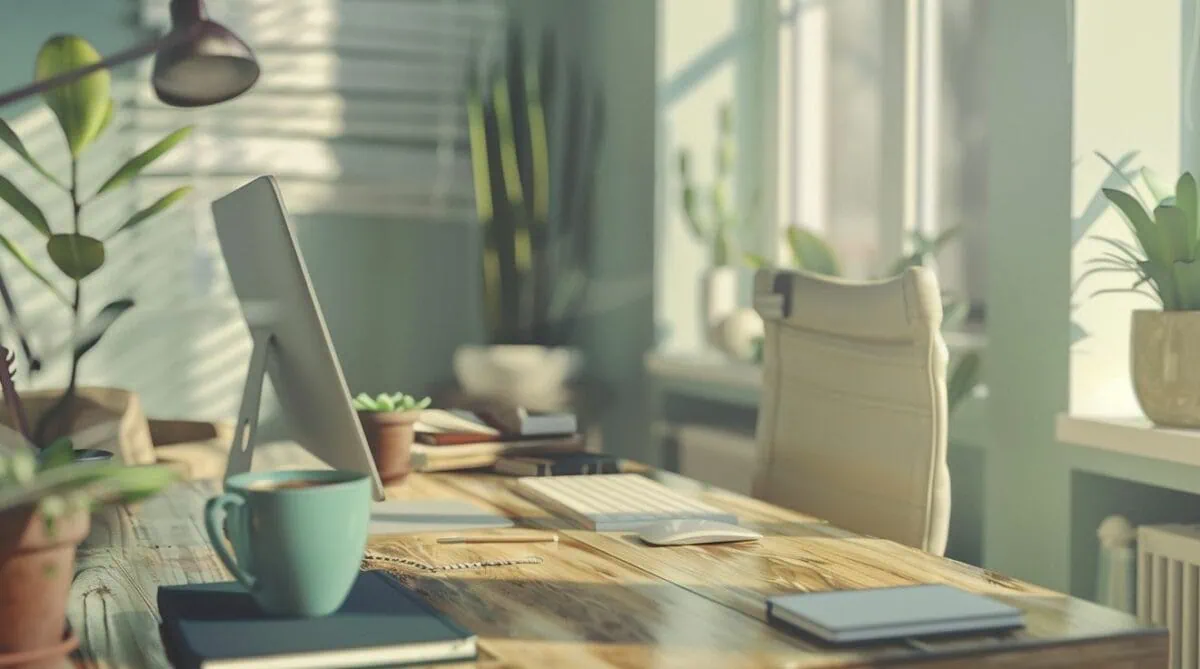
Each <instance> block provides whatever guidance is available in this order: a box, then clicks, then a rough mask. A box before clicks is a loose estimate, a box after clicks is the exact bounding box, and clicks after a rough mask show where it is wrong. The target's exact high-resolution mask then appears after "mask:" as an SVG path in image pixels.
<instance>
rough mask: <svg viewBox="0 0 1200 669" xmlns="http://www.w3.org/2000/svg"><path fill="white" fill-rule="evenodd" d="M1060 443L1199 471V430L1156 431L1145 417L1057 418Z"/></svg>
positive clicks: (1160, 429)
mask: <svg viewBox="0 0 1200 669" xmlns="http://www.w3.org/2000/svg"><path fill="white" fill-rule="evenodd" d="M1055 433H1056V436H1057V438H1058V440H1059V441H1061V442H1063V443H1067V444H1072V445H1075V446H1083V447H1085V448H1094V449H1098V450H1102V451H1111V452H1114V453H1123V454H1125V455H1132V456H1135V457H1139V458H1147V459H1151V460H1160V461H1163V462H1170V463H1174V464H1178V465H1187V466H1189V467H1200V430H1175V429H1169V428H1162V427H1155V426H1154V424H1153V423H1151V422H1150V421H1149V420H1147V419H1146V418H1144V417H1112V416H1071V415H1068V414H1060V415H1059V416H1058V421H1057V425H1056V429H1055Z"/></svg>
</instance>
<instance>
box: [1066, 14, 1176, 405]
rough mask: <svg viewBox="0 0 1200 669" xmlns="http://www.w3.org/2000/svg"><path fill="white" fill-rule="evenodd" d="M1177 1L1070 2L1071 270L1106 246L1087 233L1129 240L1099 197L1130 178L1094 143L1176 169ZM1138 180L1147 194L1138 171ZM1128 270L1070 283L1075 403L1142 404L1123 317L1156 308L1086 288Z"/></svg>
mask: <svg viewBox="0 0 1200 669" xmlns="http://www.w3.org/2000/svg"><path fill="white" fill-rule="evenodd" d="M1182 4H1183V3H1181V2H1179V0H1141V1H1140V2H1137V3H1131V2H1127V1H1125V0H1088V1H1087V2H1079V3H1076V4H1075V23H1074V54H1073V56H1074V66H1075V83H1074V96H1075V107H1074V116H1073V122H1072V138H1073V149H1072V156H1073V157H1074V159H1075V160H1076V161H1077V162H1076V164H1075V167H1074V170H1073V172H1072V215H1073V218H1074V219H1075V220H1074V228H1075V229H1074V231H1073V232H1074V233H1075V236H1080V235H1082V238H1081V239H1079V240H1078V241H1077V242H1076V243H1075V244H1074V247H1073V249H1072V251H1071V264H1072V276H1073V279H1075V280H1077V279H1078V278H1079V277H1080V275H1081V274H1082V273H1083V272H1084V271H1085V270H1086V269H1087V267H1088V265H1087V263H1086V261H1087V260H1088V259H1090V258H1094V257H1097V256H1099V255H1101V254H1102V253H1104V252H1106V251H1107V250H1108V248H1109V247H1106V246H1105V245H1103V244H1102V243H1100V242H1097V241H1095V240H1094V239H1092V238H1091V237H1093V236H1096V235H1101V236H1106V237H1113V238H1117V239H1121V240H1124V241H1127V242H1133V241H1134V240H1133V239H1132V235H1131V234H1130V233H1129V231H1128V229H1127V227H1126V224H1125V223H1124V221H1123V220H1122V218H1121V215H1120V214H1119V213H1118V211H1117V210H1116V208H1115V207H1111V206H1106V205H1107V200H1106V199H1104V198H1103V196H1102V194H1100V193H1099V189H1100V187H1101V186H1108V187H1116V188H1121V189H1124V190H1128V189H1129V186H1128V185H1127V184H1125V183H1124V182H1123V181H1122V180H1121V179H1119V178H1116V177H1115V176H1114V175H1113V174H1112V170H1111V169H1110V168H1109V167H1108V166H1107V165H1106V164H1105V163H1104V162H1103V161H1102V160H1100V159H1099V158H1098V157H1097V156H1096V155H1095V152H1097V151H1099V152H1101V153H1103V154H1105V155H1107V156H1108V157H1110V158H1112V159H1113V160H1117V159H1119V158H1120V157H1121V156H1124V155H1126V154H1128V153H1129V152H1136V154H1137V155H1136V157H1135V158H1133V159H1132V161H1131V163H1130V167H1132V168H1142V167H1145V168H1149V169H1151V170H1153V171H1154V172H1155V173H1157V174H1158V175H1159V177H1160V178H1161V179H1163V180H1164V181H1166V182H1167V183H1169V184H1172V185H1173V184H1174V181H1175V178H1176V177H1177V176H1178V174H1179V170H1180V164H1181V148H1182V142H1183V136H1182V134H1181V123H1180V106H1181V96H1180V86H1179V82H1180V81H1181V79H1182V73H1183V65H1182V64H1183V57H1184V49H1183V44H1182V34H1181V30H1180V25H1181V22H1182V16H1181V5H1182ZM1115 45H1119V48H1114V47H1115ZM1131 171H1132V170H1131ZM1135 176H1136V175H1135ZM1135 182H1136V183H1138V185H1139V187H1142V188H1143V190H1142V192H1143V193H1145V194H1146V195H1147V197H1148V196H1149V193H1148V191H1146V190H1145V188H1144V187H1143V185H1142V184H1143V182H1142V180H1141V178H1140V177H1138V178H1136V179H1135ZM1097 205H1099V206H1097ZM1151 206H1152V205H1151ZM1134 280H1135V277H1133V275H1131V274H1110V273H1106V274H1100V275H1096V276H1093V277H1090V278H1089V279H1087V280H1086V281H1084V282H1083V283H1082V284H1079V285H1078V287H1077V289H1076V290H1075V293H1074V295H1073V298H1072V302H1073V304H1074V310H1073V312H1072V315H1073V317H1074V320H1075V321H1076V322H1077V323H1078V324H1079V325H1080V326H1081V327H1082V328H1083V329H1084V330H1085V331H1086V332H1087V333H1088V337H1087V338H1086V339H1084V340H1083V341H1080V342H1079V343H1077V344H1075V345H1074V346H1073V347H1072V349H1071V411H1072V412H1073V413H1081V414H1102V415H1117V416H1126V415H1140V413H1141V412H1140V410H1139V409H1138V406H1137V401H1136V399H1135V398H1134V395H1133V389H1132V385H1131V383H1130V379H1129V327H1130V326H1129V320H1130V313H1131V312H1132V311H1133V310H1134V309H1145V308H1154V306H1155V303H1154V302H1153V301H1151V300H1149V299H1146V298H1144V297H1138V296H1134V295H1129V294H1107V295H1102V296H1095V297H1093V294H1094V293H1095V292H1096V291H1099V290H1106V289H1118V288H1128V287H1130V286H1131V285H1132V284H1133V282H1134Z"/></svg>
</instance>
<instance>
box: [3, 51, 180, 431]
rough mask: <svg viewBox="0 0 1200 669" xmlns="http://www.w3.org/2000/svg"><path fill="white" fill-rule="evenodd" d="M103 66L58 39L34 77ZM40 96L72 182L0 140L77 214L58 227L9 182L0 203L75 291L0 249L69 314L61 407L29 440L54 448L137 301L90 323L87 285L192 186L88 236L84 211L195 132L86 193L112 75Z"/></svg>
mask: <svg viewBox="0 0 1200 669" xmlns="http://www.w3.org/2000/svg"><path fill="white" fill-rule="evenodd" d="M100 60H101V57H100V54H99V53H98V52H97V51H96V49H95V48H94V47H93V46H92V45H91V44H89V43H88V42H87V41H86V40H84V39H83V38H80V37H77V36H74V35H56V36H54V37H51V38H50V39H48V40H47V41H46V42H45V43H44V44H43V45H42V47H41V49H40V50H39V51H38V55H37V60H36V64H35V72H34V76H35V78H36V79H38V80H42V79H47V78H50V77H53V76H55V75H58V74H62V73H64V72H67V71H70V70H74V69H76V68H80V67H84V66H87V65H91V64H94V63H97V62H99V61H100ZM42 98H43V101H44V102H45V104H46V106H47V107H49V108H50V111H52V112H53V113H54V116H55V118H56V119H57V121H58V126H59V127H60V128H61V129H62V132H63V136H64V138H65V139H66V144H67V148H68V150H69V151H70V173H69V175H68V178H67V179H66V181H63V180H62V179H60V178H58V177H56V176H55V175H53V174H51V173H50V172H49V171H48V170H46V169H45V168H44V167H42V165H41V163H39V162H38V160H37V159H36V158H35V157H34V156H33V155H32V154H31V153H30V152H29V150H28V149H27V148H26V147H25V144H24V143H23V142H22V140H21V138H20V137H18V136H17V134H16V133H15V132H13V130H12V128H11V127H10V126H9V125H8V124H7V123H5V122H4V121H2V120H0V141H3V142H4V144H6V145H7V146H8V148H9V149H11V150H12V151H13V152H15V153H16V154H17V155H19V156H20V157H21V158H22V159H23V160H24V162H25V163H27V164H28V165H29V167H30V168H32V169H33V170H35V171H36V172H37V173H38V174H40V175H41V176H42V177H44V178H45V180H46V181H48V182H49V183H51V184H53V185H54V186H56V187H57V188H58V189H59V190H60V191H62V193H63V194H64V195H65V196H66V197H67V198H69V199H70V202H71V212H72V215H71V218H70V222H69V224H60V225H57V226H52V225H51V224H50V221H49V220H48V219H47V217H46V215H45V214H44V213H43V212H42V209H41V208H40V207H39V206H38V205H37V204H36V203H35V202H34V201H33V200H32V199H31V198H30V197H28V196H27V195H26V194H25V193H23V192H22V191H21V190H20V189H19V188H18V187H17V186H16V185H15V184H13V183H12V182H11V181H10V180H8V179H7V178H4V177H3V176H0V199H3V200H4V201H5V202H6V203H7V204H8V205H9V206H10V207H11V208H12V209H13V210H14V211H15V212H16V213H17V214H19V215H20V217H21V218H22V219H24V221H25V222H26V223H28V224H29V225H30V226H32V227H33V228H34V230H36V231H37V233H38V234H39V235H41V237H43V238H44V239H45V243H46V252H47V254H48V255H49V257H50V260H51V263H52V264H53V265H54V267H55V268H56V269H57V271H58V272H60V273H61V274H62V275H64V276H65V277H66V278H67V279H68V280H69V282H70V283H69V285H70V286H71V289H70V291H69V294H68V293H65V292H63V291H62V290H61V289H60V288H59V287H58V283H57V282H56V281H54V280H53V279H52V278H51V277H50V275H49V274H48V273H47V272H46V271H45V270H44V269H42V268H39V267H38V266H37V265H36V264H35V263H34V262H33V260H32V259H31V258H30V256H29V254H27V253H26V252H25V250H24V249H23V248H21V247H20V246H18V245H17V244H16V243H15V242H13V241H12V240H11V239H10V238H9V236H8V235H4V234H0V245H3V246H4V248H5V250H7V251H8V253H9V254H11V255H12V256H13V258H14V259H16V260H17V262H18V263H19V264H21V265H22V266H23V267H24V268H25V270H27V271H28V272H29V273H30V274H31V275H32V276H33V277H34V278H35V279H37V280H38V281H39V282H40V283H41V284H42V285H43V286H45V287H46V289H47V290H48V291H50V292H51V294H53V295H54V297H55V298H56V299H57V300H58V301H59V302H61V303H62V304H63V305H64V306H65V307H66V308H67V309H69V310H70V313H71V323H72V327H71V336H70V337H69V338H68V348H69V350H70V353H71V365H70V372H69V376H68V380H67V385H66V388H65V390H64V392H63V394H62V396H61V397H60V399H59V400H58V402H57V403H56V404H55V405H54V406H53V407H52V408H51V409H50V410H48V411H46V412H45V413H44V414H43V415H42V417H41V419H40V420H39V421H38V425H37V427H36V429H35V430H34V432H33V434H32V435H31V439H32V441H33V443H34V444H37V445H39V446H41V445H45V444H47V443H49V441H51V440H52V437H53V436H58V435H61V434H64V433H65V432H66V429H67V428H66V426H65V425H56V422H57V421H59V419H62V418H64V417H69V415H70V406H71V402H72V400H73V398H74V396H75V393H76V389H77V386H78V379H79V366H80V362H81V361H82V359H83V357H84V356H85V355H86V354H87V353H88V351H90V350H91V349H92V348H93V347H95V346H96V344H97V343H99V341H100V339H101V337H103V336H104V334H105V332H107V331H108V328H109V327H110V326H111V325H112V324H113V322H115V321H116V319H117V318H119V317H120V316H121V315H122V314H123V313H125V311H127V310H128V309H129V308H131V307H132V306H133V300H131V299H128V298H121V299H116V300H113V301H111V302H109V303H108V304H106V305H105V306H104V307H102V308H101V309H100V310H99V311H98V312H97V313H96V314H95V315H94V316H93V317H92V318H91V319H90V320H89V321H88V322H86V323H85V322H84V319H83V302H82V299H83V298H82V295H83V282H84V280H85V279H87V278H88V277H89V276H92V275H93V274H94V273H95V272H96V271H98V270H99V269H100V268H101V267H102V266H103V265H104V261H105V254H106V243H107V242H109V241H111V240H112V239H114V238H115V237H117V236H119V235H122V234H124V233H127V232H129V231H130V230H133V229H135V228H136V227H138V226H140V225H142V224H144V223H145V222H146V221H148V220H150V219H152V218H154V217H155V216H157V215H158V214H160V213H162V212H163V211H165V210H166V209H168V208H169V207H171V205H173V204H175V203H176V202H178V201H179V200H181V199H183V198H184V197H185V196H186V195H187V194H188V192H189V191H190V190H191V187H190V186H183V187H180V188H176V189H174V190H172V191H170V192H167V193H165V194H163V195H162V196H161V197H159V198H158V199H157V200H155V201H154V202H153V203H151V204H150V205H149V206H147V207H145V208H144V209H141V210H139V211H137V212H135V213H133V214H132V215H131V216H130V217H129V218H128V219H126V220H125V221H123V222H121V223H120V224H118V225H116V226H115V227H113V228H112V229H110V230H106V231H92V230H89V231H87V233H85V232H84V226H83V218H84V216H83V213H84V209H85V208H86V207H87V205H88V204H90V203H91V202H93V201H94V200H95V199H97V198H99V197H101V196H104V195H106V194H108V193H110V192H112V191H115V190H117V189H119V188H121V187H123V186H126V185H128V184H129V183H131V181H132V180H133V179H134V177H136V176H137V175H138V174H139V173H140V172H141V171H142V170H144V169H145V168H146V167H147V166H148V165H150V164H151V163H152V162H154V161H155V160H157V159H158V158H160V157H161V156H162V155H163V154H165V153H166V152H167V151H169V150H170V149H171V148H172V147H174V146H175V145H177V144H179V143H180V142H181V141H183V140H184V138H186V137H187V136H188V134H189V133H190V132H191V127H185V128H181V129H179V130H176V131H175V132H172V133H171V134H169V135H167V136H166V137H164V138H163V139H161V140H159V141H158V142H157V143H155V144H154V145H153V146H151V147H149V148H147V149H146V150H144V151H142V152H141V153H139V154H137V155H136V156H134V157H133V158H131V159H129V160H128V161H127V162H126V163H125V164H123V165H122V166H120V167H119V168H118V169H117V170H116V171H114V172H113V173H112V175H111V176H109V177H108V178H107V179H106V180H105V181H103V182H102V183H101V185H100V186H99V187H98V188H97V189H95V191H93V192H91V193H84V192H83V191H82V188H81V184H80V183H79V172H80V163H81V161H82V159H83V156H84V153H85V150H86V149H87V148H88V147H89V146H90V145H92V144H93V142H95V141H96V139H98V138H99V137H100V136H101V135H103V133H104V132H105V131H106V130H107V129H108V128H109V127H110V126H111V124H112V121H113V117H114V115H115V105H114V102H113V98H112V90H111V77H110V75H109V72H108V71H107V70H104V69H101V70H98V71H96V72H94V73H92V74H89V75H87V76H84V77H82V78H81V79H79V80H77V81H75V82H74V83H70V84H66V85H63V86H59V87H57V88H54V89H52V90H50V91H48V92H47V93H45V94H43V96H42ZM8 306H9V310H10V315H11V316H13V318H12V319H11V320H12V321H13V323H14V326H15V327H17V328H18V336H19V337H20V338H21V344H22V348H23V349H24V351H23V352H24V353H25V354H26V356H27V357H28V358H29V359H30V360H31V363H30V364H31V369H32V368H33V367H35V366H36V362H35V361H36V360H37V355H36V353H37V352H35V351H32V350H31V349H30V346H29V338H28V336H27V334H28V333H26V332H24V331H20V330H19V320H18V319H17V318H16V317H15V314H16V312H15V305H11V304H10V305H8ZM62 422H64V423H65V422H69V421H62Z"/></svg>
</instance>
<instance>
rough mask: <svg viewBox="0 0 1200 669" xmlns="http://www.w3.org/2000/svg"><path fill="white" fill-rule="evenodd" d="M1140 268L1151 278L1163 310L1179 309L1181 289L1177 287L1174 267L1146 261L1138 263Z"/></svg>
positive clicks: (1143, 273) (1144, 274)
mask: <svg viewBox="0 0 1200 669" xmlns="http://www.w3.org/2000/svg"><path fill="white" fill-rule="evenodd" d="M1138 269H1139V270H1141V273H1142V275H1143V276H1145V277H1147V278H1148V279H1149V281H1150V284H1151V286H1152V287H1153V288H1154V292H1155V294H1157V295H1158V300H1159V301H1160V302H1162V306H1163V310H1164V311H1178V310H1179V291H1178V290H1177V289H1176V287H1175V271H1174V267H1172V266H1170V265H1161V264H1158V263H1155V262H1151V261H1145V262H1140V263H1138Z"/></svg>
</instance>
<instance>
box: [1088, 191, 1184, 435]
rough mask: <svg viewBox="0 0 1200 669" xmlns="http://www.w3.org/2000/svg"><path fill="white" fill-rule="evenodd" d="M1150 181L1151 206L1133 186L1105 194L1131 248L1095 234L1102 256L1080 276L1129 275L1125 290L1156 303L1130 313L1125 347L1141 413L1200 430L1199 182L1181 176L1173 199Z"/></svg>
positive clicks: (1160, 422) (1161, 422) (1163, 422)
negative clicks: (1117, 212) (1103, 249)
mask: <svg viewBox="0 0 1200 669" xmlns="http://www.w3.org/2000/svg"><path fill="white" fill-rule="evenodd" d="M1122 174H1123V173H1122ZM1147 183H1148V185H1149V186H1150V200H1149V201H1148V200H1146V199H1145V198H1143V196H1142V194H1141V193H1140V192H1138V189H1137V188H1136V187H1135V186H1134V185H1133V183H1132V181H1131V182H1130V183H1129V185H1130V192H1125V191H1123V190H1119V189H1115V188H1105V189H1104V195H1105V196H1106V197H1107V198H1108V199H1109V201H1110V202H1112V204H1114V205H1116V207H1117V208H1118V209H1119V210H1120V211H1121V213H1122V215H1123V218H1124V219H1125V222H1126V223H1127V224H1128V226H1129V230H1130V232H1131V233H1132V235H1133V238H1134V242H1135V244H1133V245H1131V244H1128V243H1126V242H1124V241H1122V240H1119V239H1115V238H1112V237H1104V236H1095V237H1094V239H1096V240H1097V241H1099V242H1101V243H1103V244H1105V245H1106V246H1107V250H1106V252H1105V253H1104V254H1102V255H1100V256H1098V257H1096V258H1094V259H1092V260H1091V261H1089V264H1090V265H1091V267H1090V268H1089V269H1088V271H1087V273H1085V275H1086V274H1089V273H1091V274H1094V273H1100V272H1117V273H1128V274H1132V275H1133V283H1132V284H1131V286H1130V287H1129V288H1128V289H1124V290H1125V291H1132V292H1135V293H1139V294H1142V295H1146V296H1147V297H1149V298H1151V299H1153V300H1155V301H1157V302H1158V305H1159V308H1157V309H1141V310H1138V311H1135V312H1134V313H1133V324H1132V332H1131V341H1130V346H1131V347H1132V351H1131V363H1132V372H1133V385H1134V391H1135V394H1136V396H1137V399H1138V403H1139V404H1140V405H1141V407H1142V411H1143V412H1145V414H1146V416H1147V417H1148V418H1149V419H1150V420H1151V421H1153V422H1154V423H1156V424H1158V425H1161V426H1164V427H1181V428H1198V427H1200V260H1197V255H1200V218H1198V216H1200V205H1198V204H1197V200H1198V196H1197V185H1196V179H1195V178H1194V177H1193V176H1192V175H1191V174H1190V173H1187V172H1185V173H1184V174H1183V175H1182V176H1180V177H1179V180H1178V181H1177V182H1176V184H1175V192H1174V193H1173V194H1171V193H1168V192H1163V190H1162V189H1161V188H1156V187H1155V186H1154V184H1153V182H1152V181H1149V180H1147ZM1148 202H1149V203H1148ZM1082 279H1083V277H1081V278H1080V280H1082ZM1100 292H1108V291H1100Z"/></svg>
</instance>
